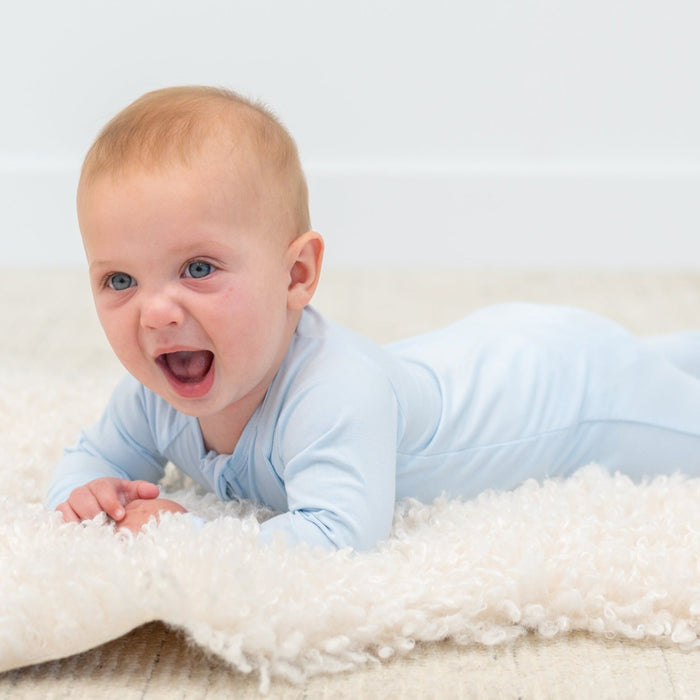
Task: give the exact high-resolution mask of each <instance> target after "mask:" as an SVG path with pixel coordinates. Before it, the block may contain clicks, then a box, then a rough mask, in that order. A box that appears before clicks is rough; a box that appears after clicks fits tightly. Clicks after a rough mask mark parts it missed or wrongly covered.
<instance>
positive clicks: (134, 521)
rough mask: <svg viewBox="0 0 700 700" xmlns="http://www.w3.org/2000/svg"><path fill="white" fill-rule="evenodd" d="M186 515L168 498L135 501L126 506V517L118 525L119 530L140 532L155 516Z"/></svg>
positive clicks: (183, 510)
mask: <svg viewBox="0 0 700 700" xmlns="http://www.w3.org/2000/svg"><path fill="white" fill-rule="evenodd" d="M166 511H167V512H170V513H186V512H187V510H186V509H185V508H183V507H182V506H181V505H180V504H179V503H175V501H169V500H168V499H167V498H154V499H152V500H147V501H146V500H139V499H137V500H135V501H132V502H131V503H129V504H128V505H127V506H126V516H125V517H124V519H123V520H121V521H120V522H119V523H118V524H117V528H118V529H119V530H123V529H127V530H131V531H132V532H138V531H139V530H140V529H141V528H142V527H143V526H144V525H145V524H146V523H147V522H148V521H149V520H150V519H151V518H152V517H153V516H154V515H155V516H156V518H158V516H159V514H160V513H163V512H166Z"/></svg>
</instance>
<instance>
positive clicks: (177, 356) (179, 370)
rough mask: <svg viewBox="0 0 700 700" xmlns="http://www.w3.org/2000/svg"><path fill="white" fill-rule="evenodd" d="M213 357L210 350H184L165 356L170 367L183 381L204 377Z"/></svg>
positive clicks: (197, 380) (197, 379) (192, 380)
mask: <svg viewBox="0 0 700 700" xmlns="http://www.w3.org/2000/svg"><path fill="white" fill-rule="evenodd" d="M213 359H214V358H213V355H212V354H211V353H210V352H209V351H208V350H194V351H185V350H182V351H180V352H171V353H168V354H167V355H166V356H165V361H166V362H167V364H168V369H169V370H170V371H171V372H172V373H173V374H174V375H175V377H177V379H179V380H180V381H181V382H199V381H201V380H202V379H204V377H205V376H206V374H207V372H208V371H209V368H210V367H211V363H212V360H213Z"/></svg>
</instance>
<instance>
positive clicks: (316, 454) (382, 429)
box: [261, 363, 398, 550]
mask: <svg viewBox="0 0 700 700" xmlns="http://www.w3.org/2000/svg"><path fill="white" fill-rule="evenodd" d="M344 370H346V371H344ZM397 421H398V408H397V403H396V397H395V394H394V391H393V388H392V387H391V384H390V383H389V381H388V379H387V377H386V376H385V374H384V373H383V372H382V371H381V370H380V369H378V368H376V367H374V366H373V365H371V364H369V363H368V364H361V365H360V366H358V365H357V364H354V365H352V366H350V367H348V368H345V367H342V366H338V367H337V368H334V371H333V376H322V377H320V379H319V380H318V381H315V382H314V383H313V384H311V385H310V386H308V387H307V388H306V389H304V390H302V391H300V392H299V393H298V394H297V395H296V396H295V397H294V399H293V400H292V401H291V402H290V407H289V408H288V409H286V410H285V409H283V410H282V411H281V413H280V416H279V420H278V425H277V429H278V433H277V436H276V438H275V444H276V445H277V446H278V449H277V454H275V455H274V456H273V464H274V466H275V468H276V469H277V470H278V473H279V476H280V477H281V478H282V479H283V481H284V486H285V491H286V494H287V507H288V512H286V513H282V514H280V515H277V516H275V517H273V518H271V519H269V520H267V521H266V522H265V523H263V524H262V526H261V537H262V540H263V541H265V542H269V541H271V540H272V539H273V538H274V537H275V535H276V533H282V534H283V535H284V536H285V538H286V540H287V542H288V543H289V544H298V543H306V544H309V545H311V546H314V547H316V546H319V547H322V548H326V549H333V548H343V547H352V548H353V549H357V550H363V549H370V548H372V547H374V546H375V544H376V543H377V542H378V541H379V540H381V539H384V538H385V537H387V536H388V535H389V532H390V529H391V522H392V517H393V512H394V502H395V493H396V481H395V479H396V476H395V474H396V449H397V432H398V424H397ZM275 463H276V464H275ZM277 465H280V466H277Z"/></svg>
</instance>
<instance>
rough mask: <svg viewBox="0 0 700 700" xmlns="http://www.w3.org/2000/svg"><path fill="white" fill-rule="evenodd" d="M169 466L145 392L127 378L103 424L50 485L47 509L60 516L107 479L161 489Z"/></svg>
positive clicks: (68, 453) (85, 434) (83, 436)
mask: <svg viewBox="0 0 700 700" xmlns="http://www.w3.org/2000/svg"><path fill="white" fill-rule="evenodd" d="M166 461H167V460H166V459H165V458H164V457H163V456H162V455H160V454H159V453H158V449H157V447H156V444H155V440H154V438H153V432H152V429H151V426H150V423H149V420H148V415H147V411H146V407H145V404H144V397H143V390H142V387H141V385H140V384H139V383H138V382H137V381H136V380H135V379H133V378H132V377H125V378H124V380H122V381H121V382H120V383H119V384H118V385H117V387H116V389H115V390H114V393H113V394H112V396H111V398H110V400H109V402H108V404H107V407H106V409H105V412H104V414H103V415H102V417H101V419H100V420H99V421H98V422H97V423H96V424H95V425H93V426H92V427H90V428H88V429H86V430H83V431H82V432H81V433H80V435H79V438H78V441H77V443H76V444H75V445H74V446H73V447H71V448H68V449H66V450H65V451H64V453H63V457H62V459H61V460H60V461H59V462H58V464H57V465H56V468H55V469H54V473H53V476H52V477H51V481H50V483H49V489H48V492H47V495H46V500H45V503H46V506H47V508H49V509H51V510H54V509H55V508H56V506H58V505H59V504H60V503H63V502H64V501H65V500H66V499H67V498H68V496H70V494H71V492H72V491H73V489H76V488H78V487H79V486H83V485H84V484H86V483H88V482H89V481H92V480H93V479H99V478H101V477H106V476H111V477H116V478H120V479H129V480H132V481H133V480H137V479H144V480H146V481H151V482H153V483H155V482H157V481H158V480H159V479H160V478H161V477H162V476H163V469H164V467H165V463H166Z"/></svg>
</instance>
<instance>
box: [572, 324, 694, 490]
mask: <svg viewBox="0 0 700 700" xmlns="http://www.w3.org/2000/svg"><path fill="white" fill-rule="evenodd" d="M637 347H638V350H637V351H635V344H634V342H633V341H631V340H630V341H629V342H625V341H624V339H623V338H621V339H620V343H619V345H617V346H615V345H611V346H609V348H608V351H609V352H608V357H609V367H607V368H603V367H602V363H599V364H598V366H597V367H596V371H594V372H592V374H591V380H592V391H591V394H590V395H589V398H590V403H589V408H590V412H589V414H588V416H587V418H588V420H589V421H590V422H585V423H584V424H583V425H582V426H581V427H582V432H581V434H582V435H584V436H585V439H586V440H587V441H588V442H589V450H590V451H589V454H590V455H591V457H592V458H593V460H594V461H597V462H599V463H601V464H603V465H604V466H606V467H608V468H610V469H611V470H615V469H619V470H621V471H623V472H625V473H628V474H630V475H631V476H644V475H655V474H662V473H672V472H674V471H682V472H685V473H687V474H690V475H692V476H700V332H684V333H673V334H670V335H663V336H656V337H652V338H647V339H644V340H640V341H638V346H637ZM606 370H607V371H606Z"/></svg>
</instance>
